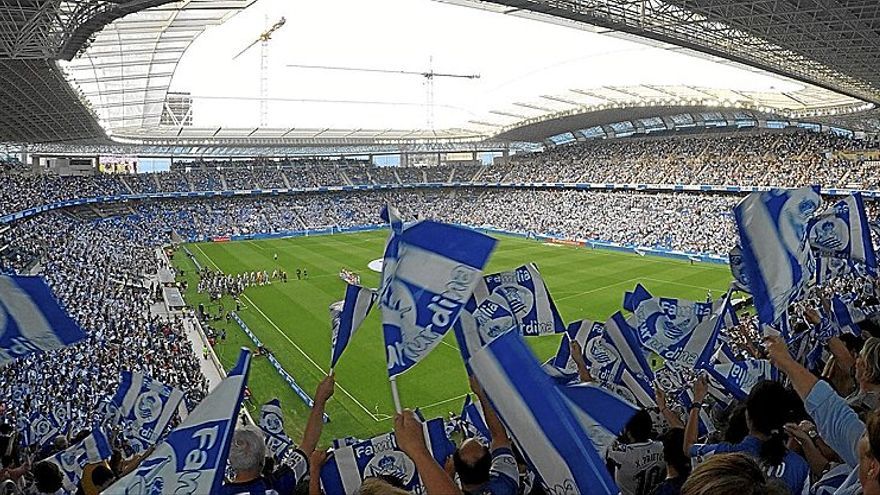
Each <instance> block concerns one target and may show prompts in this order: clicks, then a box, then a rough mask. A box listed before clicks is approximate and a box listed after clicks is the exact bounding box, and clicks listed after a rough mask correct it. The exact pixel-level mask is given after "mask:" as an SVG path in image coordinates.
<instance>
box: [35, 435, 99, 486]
mask: <svg viewBox="0 0 880 495" xmlns="http://www.w3.org/2000/svg"><path fill="white" fill-rule="evenodd" d="M111 455H113V449H112V448H111V447H110V442H109V441H107V437H106V436H105V435H104V433H103V432H102V431H101V430H100V429H95V430H94V431H92V433H91V434H89V436H87V437H86V438H85V439H83V440H82V441H81V442H79V443H77V444H75V445H74V446H72V447H70V448H69V449H67V450H65V451H63V452H59V453H57V454H55V455H53V456H52V457H49V458H48V459H46V460H47V461H49V462H52V463H54V464H57V465H58V467H59V468H60V469H61V474H62V475H63V476H64V480H63V483H64V489H65V491H67V493H74V492H76V489H77V486H78V485H79V480H80V479H81V478H82V473H83V468H84V467H86V466H87V465H89V464H94V463H96V462H101V461H104V460H107V459H110V456H111Z"/></svg>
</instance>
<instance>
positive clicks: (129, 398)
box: [106, 371, 183, 453]
mask: <svg viewBox="0 0 880 495" xmlns="http://www.w3.org/2000/svg"><path fill="white" fill-rule="evenodd" d="M181 400H183V391H181V390H179V389H176V388H172V387H169V386H167V385H163V384H162V383H159V382H157V381H155V380H153V379H151V378H149V377H147V376H145V375H144V374H143V373H132V372H131V371H123V372H122V378H121V380H120V382H119V388H118V389H117V390H116V394H115V395H113V397H112V398H111V399H110V402H109V403H108V404H107V418H106V421H107V423H108V424H109V425H110V426H112V427H116V426H119V427H121V432H122V435H123V438H125V441H126V443H127V444H128V445H129V447H131V449H132V451H133V452H134V453H141V452H143V451H145V450H146V449H148V448H149V447H151V446H153V445H155V444H156V442H158V441H159V438H160V437H161V436H162V433H164V432H165V427H166V426H168V423H169V422H170V421H171V418H173V417H174V414H175V413H176V412H177V407H178V405H180V401H181Z"/></svg>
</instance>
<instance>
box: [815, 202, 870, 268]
mask: <svg viewBox="0 0 880 495" xmlns="http://www.w3.org/2000/svg"><path fill="white" fill-rule="evenodd" d="M808 236H809V240H810V246H812V247H813V249H815V250H817V251H818V252H819V254H820V255H822V256H827V257H837V258H846V259H850V260H855V261H859V262H862V263H864V264H865V266H866V267H867V270H868V273H869V274H871V275H874V276H876V275H877V257H876V255H875V253H874V245H873V244H872V243H871V229H870V227H869V226H868V217H867V216H866V215H865V204H864V202H863V201H862V195H861V194H859V193H853V194H852V195H850V196H847V197H846V198H844V199H843V200H841V201H838V202H837V203H834V205H832V206H831V207H830V208H828V209H827V210H826V211H823V212H821V213H819V214H818V215H816V216H815V217H814V218H813V219H812V220H811V221H810V224H809V232H808Z"/></svg>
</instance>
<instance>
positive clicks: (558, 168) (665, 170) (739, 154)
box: [0, 132, 880, 215]
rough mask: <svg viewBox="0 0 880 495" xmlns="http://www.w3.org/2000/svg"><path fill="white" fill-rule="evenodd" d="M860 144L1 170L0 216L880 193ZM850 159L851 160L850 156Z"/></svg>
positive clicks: (670, 141)
mask: <svg viewBox="0 0 880 495" xmlns="http://www.w3.org/2000/svg"><path fill="white" fill-rule="evenodd" d="M863 147H864V146H863V143H861V142H860V141H853V140H850V139H845V138H840V137H836V136H834V135H831V134H824V133H812V132H788V133H784V132H777V133H768V132H764V133H749V134H734V135H705V136H691V137H656V138H650V137H647V138H630V139H612V140H596V141H588V142H584V143H576V144H572V145H567V146H560V147H556V148H551V149H549V150H547V151H543V152H540V153H533V154H520V155H514V156H512V157H511V158H510V159H509V160H507V161H506V162H504V161H503V160H501V161H499V162H498V163H496V164H494V165H477V164H473V163H468V162H464V163H461V164H441V165H431V166H424V165H418V166H404V167H379V166H374V165H371V164H369V163H368V162H365V161H363V160H345V159H340V160H318V159H291V160H283V161H278V162H275V161H266V160H255V161H241V162H222V161H220V162H191V163H188V164H186V166H183V165H175V167H174V168H173V169H172V170H171V171H168V172H160V173H150V174H140V175H125V176H109V175H99V176H88V177H82V176H80V177H58V176H53V175H45V174H39V175H33V174H28V173H23V172H22V171H21V169H20V168H14V169H10V170H7V171H5V172H0V215H3V214H8V213H13V212H16V211H20V210H23V209H26V208H29V207H33V206H38V205H42V204H46V203H52V202H56V201H60V200H64V199H75V198H86V197H91V196H102V195H114V194H126V193H155V192H190V191H217V190H224V189H225V190H229V189H233V190H250V189H280V188H287V187H293V188H310V187H320V186H341V185H360V184H392V185H398V184H420V183H426V182H427V183H438V182H444V183H445V182H461V183H468V182H475V181H476V182H508V183H511V182H512V183H529V182H550V183H557V182H569V183H572V182H583V183H619V184H620V183H627V184H632V183H639V184H669V183H675V184H714V185H739V186H784V187H789V186H801V185H808V184H822V185H823V186H824V187H839V188H856V189H880V167H878V165H877V164H878V161H877V160H871V159H858V158H857V156H858V155H856V158H855V159H852V160H851V159H848V158H846V157H845V156H844V155H842V154H841V152H842V151H853V150H855V151H854V152H855V153H858V152H862V151H863V150H862V148H863ZM847 156H849V157H850V158H853V155H852V154H849V155H847Z"/></svg>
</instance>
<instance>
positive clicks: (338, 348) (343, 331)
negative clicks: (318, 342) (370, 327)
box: [330, 284, 378, 368]
mask: <svg viewBox="0 0 880 495" xmlns="http://www.w3.org/2000/svg"><path fill="white" fill-rule="evenodd" d="M345 285H346V286H345V299H343V300H342V301H339V302H335V303H333V304H331V305H330V323H331V326H332V330H331V334H330V336H331V337H330V338H331V340H330V342H331V343H330V347H331V349H332V354H331V356H330V368H335V367H336V363H337V361H339V357H340V356H342V352H343V351H345V348H346V347H347V346H348V343H349V342H351V338H352V337H354V333H355V332H356V331H357V329H358V328H360V326H361V323H363V322H364V319H365V318H366V317H367V315H368V314H370V310H371V309H373V304H374V303H375V302H376V298H377V297H378V296H377V294H376V291H374V290H373V289H368V288H366V287H361V286H359V285H351V284H345Z"/></svg>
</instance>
